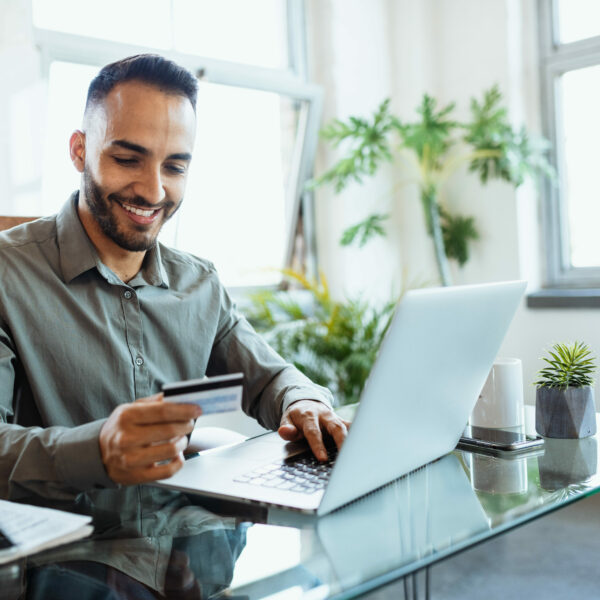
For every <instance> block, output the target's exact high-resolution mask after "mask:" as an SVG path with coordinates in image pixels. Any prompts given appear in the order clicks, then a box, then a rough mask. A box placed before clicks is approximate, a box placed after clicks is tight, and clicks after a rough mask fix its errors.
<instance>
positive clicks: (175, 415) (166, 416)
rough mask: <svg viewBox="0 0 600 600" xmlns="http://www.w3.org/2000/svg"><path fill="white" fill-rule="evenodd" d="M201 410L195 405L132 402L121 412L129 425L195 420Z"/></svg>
mask: <svg viewBox="0 0 600 600" xmlns="http://www.w3.org/2000/svg"><path fill="white" fill-rule="evenodd" d="M201 412H202V410H201V409H200V407H199V406H196V405H195V404H176V403H171V402H134V403H132V404H129V405H128V406H127V410H124V411H123V417H124V418H126V419H127V420H128V421H129V422H130V423H136V424H145V423H173V422H177V421H188V420H190V419H195V418H197V417H198V416H199V415H200V413H201Z"/></svg>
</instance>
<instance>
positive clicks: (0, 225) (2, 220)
mask: <svg viewBox="0 0 600 600" xmlns="http://www.w3.org/2000/svg"><path fill="white" fill-rule="evenodd" d="M37 218H38V217H0V231H4V230H5V229H10V228H11V227H16V226H17V225H21V223H28V222H29V221H35V220H36V219H37Z"/></svg>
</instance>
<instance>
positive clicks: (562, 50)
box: [538, 0, 600, 305]
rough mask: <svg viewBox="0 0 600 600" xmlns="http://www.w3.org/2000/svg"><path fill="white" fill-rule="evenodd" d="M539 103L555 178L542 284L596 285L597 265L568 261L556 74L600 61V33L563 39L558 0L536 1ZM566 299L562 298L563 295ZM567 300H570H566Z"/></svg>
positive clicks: (548, 184)
mask: <svg viewBox="0 0 600 600" xmlns="http://www.w3.org/2000/svg"><path fill="white" fill-rule="evenodd" d="M538 12H539V17H540V18H539V40H540V71H541V78H540V79H541V81H540V83H541V105H542V121H543V128H544V133H545V135H546V137H547V138H548V139H549V140H550V142H551V150H550V156H549V158H550V161H551V163H552V164H553V166H554V168H555V169H556V173H557V180H556V181H555V182H552V181H549V180H547V179H546V181H544V184H543V186H544V187H543V199H544V202H543V204H542V226H543V233H544V240H545V248H546V253H545V254H546V256H545V268H546V273H545V277H544V287H546V288H554V289H558V290H560V289H577V288H580V289H590V288H594V289H597V288H600V266H598V267H574V266H573V265H572V264H571V261H570V253H569V228H568V214H567V198H566V197H565V195H564V193H563V190H564V189H565V179H564V177H565V169H564V164H565V163H564V152H563V151H564V149H563V148H562V147H561V144H560V143H558V142H559V140H560V139H561V138H562V135H561V134H562V128H563V124H562V119H561V117H562V110H561V106H560V89H559V85H560V83H559V79H560V77H561V76H562V75H564V74H565V73H567V72H569V71H573V70H577V69H581V68H585V67H590V66H595V65H600V35H599V36H595V37H593V38H587V39H583V40H577V41H575V42H569V43H561V42H560V40H559V37H558V35H559V23H558V6H557V1H556V0H538ZM563 301H564V299H563ZM569 304H570V305H573V304H572V301H571V302H569Z"/></svg>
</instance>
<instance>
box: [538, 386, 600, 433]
mask: <svg viewBox="0 0 600 600" xmlns="http://www.w3.org/2000/svg"><path fill="white" fill-rule="evenodd" d="M535 429H536V431H537V432H538V433H539V434H540V435H542V436H544V437H550V438H572V439H576V438H585V437H588V436H590V435H594V434H595V433H596V409H595V404H594V390H593V388H592V387H590V386H584V387H567V388H566V389H561V388H554V387H538V388H537V390H536V399H535Z"/></svg>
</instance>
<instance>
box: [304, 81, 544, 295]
mask: <svg viewBox="0 0 600 600" xmlns="http://www.w3.org/2000/svg"><path fill="white" fill-rule="evenodd" d="M470 108H471V116H470V119H469V120H468V121H467V122H459V121H456V120H454V119H453V118H452V116H451V113H452V111H453V110H454V103H451V104H448V105H447V106H445V107H442V108H440V109H438V108H437V102H436V100H435V99H434V98H432V97H431V96H429V95H427V94H425V95H424V96H423V100H422V102H421V105H420V106H419V107H418V108H417V112H418V114H419V118H418V119H417V120H416V121H414V122H405V121H400V119H399V118H398V117H397V116H396V115H394V114H393V113H392V112H391V110H390V99H389V98H388V99H386V100H384V101H383V102H382V103H381V105H380V106H379V108H378V109H377V110H376V112H375V114H374V115H373V118H372V119H365V118H362V117H354V116H353V117H349V119H348V120H346V121H342V120H340V119H334V120H333V121H332V122H331V123H329V124H328V125H326V126H325V127H324V129H323V130H322V131H321V135H322V137H323V138H324V139H325V140H326V141H327V142H329V143H330V144H331V145H332V146H333V147H334V148H338V149H339V150H340V151H341V152H342V154H343V155H342V158H341V159H340V160H339V161H338V162H337V163H336V164H335V165H334V166H333V167H331V168H330V169H329V170H328V171H326V172H325V173H323V174H322V175H321V176H320V177H318V178H317V179H316V180H315V181H313V182H312V185H313V186H314V187H316V186H320V185H323V184H333V185H334V187H335V191H336V192H341V191H342V190H343V189H344V188H345V187H346V186H347V185H348V184H350V183H351V182H353V181H354V182H358V183H362V180H363V178H365V177H370V176H372V175H374V174H375V173H376V171H377V170H378V169H379V167H380V166H381V165H382V164H384V163H386V162H391V161H393V160H394V159H399V160H401V161H403V162H405V163H408V164H409V165H412V167H413V173H414V177H413V178H412V179H411V180H410V181H407V182H405V183H416V184H417V185H418V186H419V191H420V196H421V202H422V204H423V210H424V211H425V223H426V225H427V233H428V234H429V236H430V237H431V238H432V241H433V245H434V249H435V256H436V262H437V267H438V271H439V275H440V280H441V282H442V284H443V285H451V284H452V278H451V274H450V268H449V259H455V260H456V261H457V262H458V264H459V265H460V266H463V265H464V264H465V263H466V262H467V260H468V258H469V244H470V242H472V241H474V240H476V239H478V238H479V232H478V230H477V226H476V224H475V220H474V218H473V217H471V216H466V215H459V214H454V213H452V212H451V211H450V209H449V207H448V206H447V204H445V203H444V202H443V201H442V200H443V199H442V192H443V185H444V183H445V182H446V181H447V180H448V178H449V176H450V175H451V174H452V173H453V172H454V171H455V170H456V169H457V168H458V167H459V166H460V165H462V164H464V163H467V164H468V165H469V171H471V172H473V173H477V174H478V175H479V179H480V181H481V183H482V184H485V183H487V182H488V181H489V180H490V179H503V180H505V181H508V182H509V183H511V184H513V185H514V186H516V187H518V186H520V185H521V184H522V183H523V182H524V181H525V179H526V178H527V177H530V176H537V175H538V174H543V175H546V176H549V177H553V170H552V168H551V166H550V164H549V163H548V161H547V159H546V156H545V153H546V151H547V149H548V143H547V142H546V141H545V140H543V139H541V138H535V137H532V136H531V135H529V133H527V131H526V130H525V129H524V128H521V129H515V128H514V127H513V126H512V125H511V123H510V121H509V116H508V111H507V109H506V108H505V107H503V106H502V94H501V93H500V90H499V88H498V87H497V86H493V87H492V88H490V89H489V90H487V91H486V92H485V93H484V95H483V99H482V100H481V101H477V100H476V99H474V98H473V99H472V100H471V107H470ZM388 218H389V215H388V214H378V213H377V214H370V215H369V216H368V217H367V218H366V219H364V220H363V221H361V222H360V223H357V224H356V225H353V226H352V227H349V228H348V229H346V230H345V231H344V233H343V235H342V239H341V240H340V243H341V244H342V245H343V246H347V245H350V244H353V243H355V244H358V245H359V246H361V247H362V246H364V245H365V244H366V243H367V242H368V241H369V240H370V239H372V238H374V237H377V236H383V235H385V221H386V220H387V219H388Z"/></svg>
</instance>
